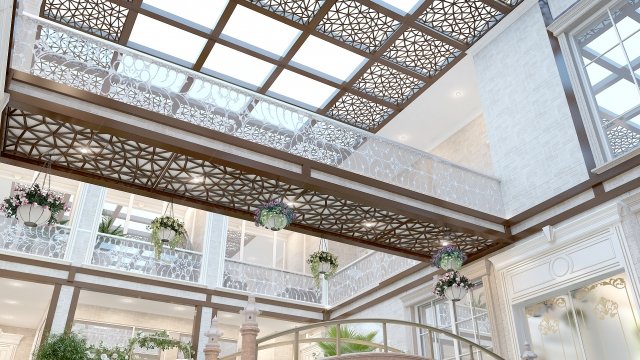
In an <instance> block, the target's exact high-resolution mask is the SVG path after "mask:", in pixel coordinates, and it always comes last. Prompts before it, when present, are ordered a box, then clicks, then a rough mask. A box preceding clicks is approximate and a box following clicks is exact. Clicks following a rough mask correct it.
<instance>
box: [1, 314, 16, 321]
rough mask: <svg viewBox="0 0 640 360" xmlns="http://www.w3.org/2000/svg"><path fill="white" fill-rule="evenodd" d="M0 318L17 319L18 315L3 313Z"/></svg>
mask: <svg viewBox="0 0 640 360" xmlns="http://www.w3.org/2000/svg"><path fill="white" fill-rule="evenodd" d="M0 318H3V319H6V320H11V319H15V318H16V317H15V316H13V315H1V316H0Z"/></svg>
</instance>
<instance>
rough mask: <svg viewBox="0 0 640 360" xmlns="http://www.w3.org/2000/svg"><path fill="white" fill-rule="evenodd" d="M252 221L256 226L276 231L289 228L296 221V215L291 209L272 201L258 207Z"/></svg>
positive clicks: (280, 202) (281, 203) (279, 202)
mask: <svg viewBox="0 0 640 360" xmlns="http://www.w3.org/2000/svg"><path fill="white" fill-rule="evenodd" d="M254 219H255V222H256V226H263V227H265V228H267V229H271V230H273V231H278V230H282V229H284V228H285V227H287V226H289V224H291V223H292V222H293V221H294V220H295V219H296V214H295V212H294V211H293V209H292V208H290V207H289V206H288V205H287V204H285V203H283V202H282V201H277V200H272V201H269V202H268V203H266V204H264V205H261V206H258V209H256V211H255V216H254Z"/></svg>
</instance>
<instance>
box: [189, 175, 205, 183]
mask: <svg viewBox="0 0 640 360" xmlns="http://www.w3.org/2000/svg"><path fill="white" fill-rule="evenodd" d="M191 182H192V183H198V184H199V183H201V182H204V176H194V177H192V178H191Z"/></svg>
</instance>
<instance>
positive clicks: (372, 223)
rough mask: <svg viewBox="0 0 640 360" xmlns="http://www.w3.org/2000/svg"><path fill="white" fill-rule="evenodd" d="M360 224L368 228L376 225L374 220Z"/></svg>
mask: <svg viewBox="0 0 640 360" xmlns="http://www.w3.org/2000/svg"><path fill="white" fill-rule="evenodd" d="M362 226H364V227H369V228H370V227H374V226H376V223H374V222H364V223H362Z"/></svg>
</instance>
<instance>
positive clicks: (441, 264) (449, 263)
mask: <svg viewBox="0 0 640 360" xmlns="http://www.w3.org/2000/svg"><path fill="white" fill-rule="evenodd" d="M465 260H467V256H466V255H465V254H464V252H462V250H460V249H459V248H458V247H457V246H454V245H447V246H445V247H443V248H442V249H440V250H438V252H437V253H436V254H435V255H434V256H433V265H434V266H435V267H438V268H441V269H442V270H445V271H449V270H455V271H458V270H460V269H461V268H462V264H463V263H464V261H465Z"/></svg>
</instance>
